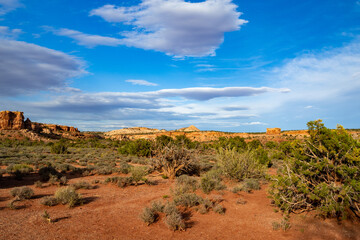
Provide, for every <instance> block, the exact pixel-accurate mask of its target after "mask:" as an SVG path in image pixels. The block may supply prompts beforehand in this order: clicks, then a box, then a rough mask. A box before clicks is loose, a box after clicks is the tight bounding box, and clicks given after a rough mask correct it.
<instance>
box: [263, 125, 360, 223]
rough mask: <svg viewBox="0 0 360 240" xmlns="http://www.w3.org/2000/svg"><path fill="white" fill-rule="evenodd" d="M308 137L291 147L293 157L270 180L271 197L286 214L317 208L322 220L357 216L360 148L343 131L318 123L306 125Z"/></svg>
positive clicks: (359, 183) (359, 189)
mask: <svg viewBox="0 0 360 240" xmlns="http://www.w3.org/2000/svg"><path fill="white" fill-rule="evenodd" d="M307 125H308V128H309V133H310V138H309V139H306V141H305V142H304V143H303V144H297V146H296V147H292V157H289V159H287V161H286V162H285V166H284V167H283V168H282V169H281V170H280V173H279V174H278V175H277V176H274V177H273V180H272V184H271V186H270V187H271V188H270V191H269V192H270V194H271V196H272V198H273V200H274V203H275V204H276V205H277V206H278V207H279V208H280V209H281V210H283V211H285V212H302V211H306V210H312V209H316V210H318V212H319V214H320V215H322V216H325V217H344V218H345V217H346V215H347V213H348V212H351V211H353V212H354V213H355V214H356V215H357V216H360V211H359V202H360V146H359V143H358V142H357V141H356V140H354V139H353V138H352V137H351V135H350V134H349V133H347V132H346V130H345V129H344V128H343V127H341V126H338V127H337V129H335V130H331V129H328V128H326V127H325V126H324V124H323V123H322V121H321V120H317V121H311V122H309V123H308V124H307Z"/></svg>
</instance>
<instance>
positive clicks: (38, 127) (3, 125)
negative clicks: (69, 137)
mask: <svg viewBox="0 0 360 240" xmlns="http://www.w3.org/2000/svg"><path fill="white" fill-rule="evenodd" d="M21 129H27V130H32V131H34V132H38V133H40V132H41V133H45V134H51V133H53V132H70V133H78V132H79V130H78V129H77V128H74V127H69V126H62V125H56V124H44V123H37V122H31V121H30V119H29V118H27V119H26V120H25V121H24V113H23V112H12V111H2V112H0V130H21Z"/></svg>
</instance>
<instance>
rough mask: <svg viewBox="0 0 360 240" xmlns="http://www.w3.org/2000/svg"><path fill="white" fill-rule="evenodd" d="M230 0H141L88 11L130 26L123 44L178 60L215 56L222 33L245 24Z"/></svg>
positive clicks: (123, 33)
mask: <svg viewBox="0 0 360 240" xmlns="http://www.w3.org/2000/svg"><path fill="white" fill-rule="evenodd" d="M241 14H242V13H241V12H238V11H237V6H236V5H235V4H234V3H232V1H231V0H206V1H204V2H198V3H191V2H185V1H184V0H143V1H142V2H141V3H140V4H139V5H137V6H133V7H119V6H115V5H104V6H102V7H100V8H98V9H94V10H92V11H91V12H90V16H100V17H102V18H103V19H104V20H105V21H108V22H113V23H123V24H125V25H131V26H133V27H134V28H133V30H131V31H128V32H122V33H121V34H122V36H123V37H124V38H122V39H121V41H122V44H124V45H127V46H130V47H137V48H142V49H146V50H155V51H160V52H164V53H166V54H168V55H172V56H177V57H184V56H190V57H200V56H209V55H210V56H212V55H215V50H216V49H217V48H218V47H219V46H220V44H221V43H222V42H223V41H224V33H225V32H232V31H236V30H239V29H240V26H242V25H243V24H245V23H247V21H246V20H243V19H239V17H240V15H241Z"/></svg>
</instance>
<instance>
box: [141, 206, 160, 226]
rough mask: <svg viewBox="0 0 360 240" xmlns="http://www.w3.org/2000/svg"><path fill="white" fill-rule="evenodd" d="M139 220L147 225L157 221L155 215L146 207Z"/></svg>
mask: <svg viewBox="0 0 360 240" xmlns="http://www.w3.org/2000/svg"><path fill="white" fill-rule="evenodd" d="M140 218H141V220H143V221H144V222H145V223H146V224H147V225H150V224H152V223H154V222H155V221H156V219H157V213H156V212H155V211H154V210H153V209H151V208H148V207H145V208H144V209H143V211H142V213H141V214H140Z"/></svg>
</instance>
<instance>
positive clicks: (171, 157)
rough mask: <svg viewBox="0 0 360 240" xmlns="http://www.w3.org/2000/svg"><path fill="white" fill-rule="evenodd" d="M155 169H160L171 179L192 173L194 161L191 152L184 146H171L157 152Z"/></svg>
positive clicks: (154, 162) (154, 161)
mask: <svg viewBox="0 0 360 240" xmlns="http://www.w3.org/2000/svg"><path fill="white" fill-rule="evenodd" d="M152 166H153V167H154V169H159V170H161V171H162V174H163V175H164V176H166V177H168V178H170V179H173V178H175V177H176V176H178V175H180V174H182V173H187V172H191V171H192V170H193V160H192V158H191V154H190V151H189V150H187V149H186V148H184V147H182V146H176V145H169V146H166V147H164V148H162V149H158V150H157V152H156V158H155V159H153V161H152Z"/></svg>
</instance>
